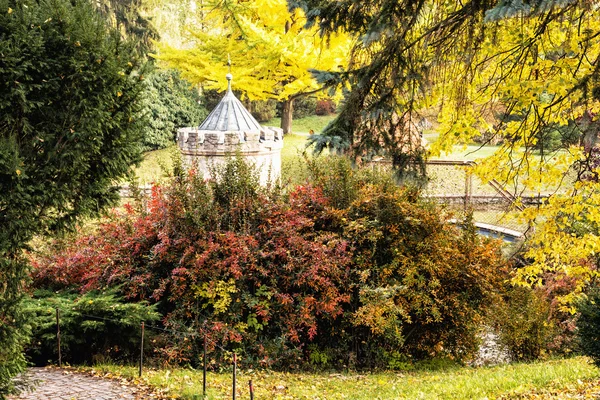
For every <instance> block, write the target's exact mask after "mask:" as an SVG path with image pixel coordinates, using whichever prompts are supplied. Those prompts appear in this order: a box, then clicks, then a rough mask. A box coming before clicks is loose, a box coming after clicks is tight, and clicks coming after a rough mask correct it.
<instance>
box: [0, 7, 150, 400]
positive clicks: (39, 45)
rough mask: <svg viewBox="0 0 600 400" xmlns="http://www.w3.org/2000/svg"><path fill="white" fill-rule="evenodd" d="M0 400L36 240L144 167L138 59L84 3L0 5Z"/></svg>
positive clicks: (18, 348) (14, 361) (112, 194)
mask: <svg viewBox="0 0 600 400" xmlns="http://www.w3.org/2000/svg"><path fill="white" fill-rule="evenodd" d="M0 10H2V11H1V12H0V227H1V228H0V398H3V397H4V396H5V394H6V393H7V392H8V391H9V390H10V386H11V377H12V376H13V375H15V374H16V373H18V372H19V371H20V370H21V369H23V368H24V367H25V362H24V358H23V356H22V346H23V343H24V342H25V339H26V334H27V326H26V320H25V319H24V316H23V313H22V311H21V307H20V300H21V297H22V295H23V293H24V288H23V286H24V284H25V283H26V282H27V272H28V271H27V270H28V266H27V262H26V260H25V259H24V256H23V250H24V249H26V248H27V247H28V246H29V244H30V241H31V239H32V237H33V236H35V235H43V234H49V233H54V232H57V231H60V230H63V229H65V228H67V227H72V226H73V223H74V222H75V221H76V219H77V218H78V217H79V216H83V215H96V214H97V213H98V212H99V211H101V210H103V209H104V208H106V207H107V206H108V205H111V204H114V202H116V201H117V200H118V198H119V196H118V188H117V187H116V185H115V183H116V182H119V181H120V180H122V179H123V178H124V177H125V176H126V174H127V173H128V171H129V170H130V167H131V165H132V164H135V163H136V162H137V161H139V160H140V155H141V152H140V148H141V146H140V144H141V139H142V130H143V125H144V122H145V121H144V119H143V116H142V114H141V112H140V111H141V104H140V103H141V98H140V92H141V90H142V84H141V75H140V70H141V67H140V64H139V58H137V57H136V56H135V53H134V52H133V47H134V46H133V44H132V43H130V42H127V41H124V40H122V39H121V37H120V35H119V33H118V32H116V31H115V30H112V29H110V28H108V27H107V25H106V22H105V21H104V20H103V19H102V18H101V17H100V15H99V14H98V12H97V10H96V9H95V7H94V6H93V5H92V2H90V1H87V0H0Z"/></svg>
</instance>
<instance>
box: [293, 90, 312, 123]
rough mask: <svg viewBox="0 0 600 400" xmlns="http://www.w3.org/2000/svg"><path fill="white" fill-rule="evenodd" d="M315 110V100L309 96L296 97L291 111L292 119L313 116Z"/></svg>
mask: <svg viewBox="0 0 600 400" xmlns="http://www.w3.org/2000/svg"><path fill="white" fill-rule="evenodd" d="M316 109H317V99H315V98H314V97H310V96H302V97H298V98H297V99H295V100H294V109H293V110H292V116H293V117H294V119H299V118H304V117H308V116H310V115H315V110H316Z"/></svg>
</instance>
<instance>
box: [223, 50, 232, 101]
mask: <svg viewBox="0 0 600 400" xmlns="http://www.w3.org/2000/svg"><path fill="white" fill-rule="evenodd" d="M227 65H228V66H229V73H228V74H227V75H226V76H225V78H227V91H228V92H231V80H232V79H233V75H231V57H229V53H227Z"/></svg>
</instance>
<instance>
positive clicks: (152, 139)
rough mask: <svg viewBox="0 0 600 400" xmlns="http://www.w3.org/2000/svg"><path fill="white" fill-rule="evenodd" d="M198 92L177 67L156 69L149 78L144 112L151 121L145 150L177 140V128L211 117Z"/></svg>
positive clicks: (168, 144)
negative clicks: (200, 102) (173, 68)
mask: <svg viewBox="0 0 600 400" xmlns="http://www.w3.org/2000/svg"><path fill="white" fill-rule="evenodd" d="M199 101H200V95H199V94H198V91H197V90H195V89H194V88H192V87H191V86H190V84H189V83H188V82H187V81H185V80H184V79H183V78H181V77H180V76H179V73H178V72H176V71H173V70H160V69H156V70H154V71H153V72H152V73H150V74H149V75H148V76H147V77H146V79H145V89H144V111H145V112H146V113H147V114H148V117H149V123H148V126H147V128H146V129H145V131H144V150H156V149H162V148H165V147H168V146H170V145H172V144H173V143H175V137H176V135H177V129H178V128H181V127H184V126H197V125H199V124H200V123H201V122H202V121H203V120H204V118H206V116H207V112H206V109H205V108H204V107H202V106H201V105H200V104H199Z"/></svg>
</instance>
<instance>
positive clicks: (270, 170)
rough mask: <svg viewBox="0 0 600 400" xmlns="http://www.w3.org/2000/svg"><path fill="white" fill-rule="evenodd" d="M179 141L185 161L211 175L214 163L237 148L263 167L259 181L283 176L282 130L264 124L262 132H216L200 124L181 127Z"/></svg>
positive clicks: (216, 163) (207, 175) (229, 155)
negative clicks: (204, 128)
mask: <svg viewBox="0 0 600 400" xmlns="http://www.w3.org/2000/svg"><path fill="white" fill-rule="evenodd" d="M177 145H178V146H179V150H180V151H181V154H182V157H183V161H184V163H185V164H186V165H187V166H188V167H189V166H191V165H196V166H197V167H198V170H199V171H201V172H202V173H203V174H204V177H205V178H206V179H210V178H211V176H210V169H211V167H212V166H216V165H219V164H224V163H225V162H226V161H227V158H228V157H231V156H234V155H235V154H236V153H237V152H239V154H240V155H241V156H242V157H243V158H244V159H245V160H246V161H248V162H250V163H253V164H254V165H255V166H256V167H257V168H258V169H259V171H260V182H261V184H263V185H264V184H266V183H267V182H269V181H275V180H277V179H279V177H280V176H281V149H282V148H283V130H281V129H280V128H273V127H263V128H262V129H261V131H260V132H258V131H251V132H215V131H203V130H199V129H197V128H181V129H179V131H178V132H177Z"/></svg>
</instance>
